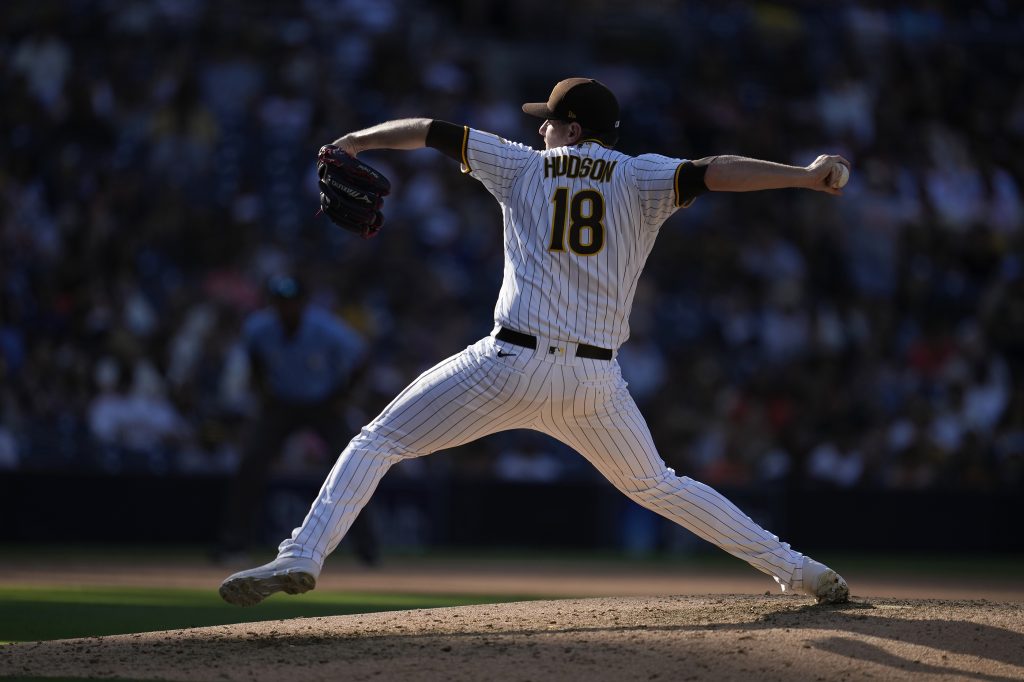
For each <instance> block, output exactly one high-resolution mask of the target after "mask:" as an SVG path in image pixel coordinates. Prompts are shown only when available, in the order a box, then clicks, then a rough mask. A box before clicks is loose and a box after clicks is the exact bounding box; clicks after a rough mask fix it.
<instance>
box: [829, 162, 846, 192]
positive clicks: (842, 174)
mask: <svg viewBox="0 0 1024 682" xmlns="http://www.w3.org/2000/svg"><path fill="white" fill-rule="evenodd" d="M849 180H850V169H849V168H847V167H846V164H843V163H837V164H836V165H835V166H834V167H833V168H832V173H831V183H830V184H831V185H832V189H839V188H840V187H843V186H845V185H846V183H847V182H848V181H849Z"/></svg>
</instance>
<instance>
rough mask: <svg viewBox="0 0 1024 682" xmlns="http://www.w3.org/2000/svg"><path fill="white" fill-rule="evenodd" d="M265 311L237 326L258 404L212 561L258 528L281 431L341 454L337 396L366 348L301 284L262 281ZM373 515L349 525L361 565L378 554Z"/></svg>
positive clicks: (253, 536) (236, 549)
mask: <svg viewBox="0 0 1024 682" xmlns="http://www.w3.org/2000/svg"><path fill="white" fill-rule="evenodd" d="M267 299H268V301H269V305H268V306H267V307H266V308H263V309H261V310H258V311H256V312H254V313H252V314H251V315H250V316H249V318H248V319H247V320H246V321H245V324H244V326H243V329H242V343H243V345H244V347H245V350H246V352H247V354H248V356H249V361H250V365H251V367H252V376H253V379H254V382H255V385H256V386H257V388H258V390H259V393H260V409H259V414H258V416H257V419H256V421H255V422H254V423H253V424H252V425H251V428H250V429H249V433H248V436H247V438H246V441H245V447H244V450H243V453H242V461H241V464H240V465H239V469H238V473H237V474H236V476H235V478H234V479H233V480H232V482H231V484H230V486H229V488H228V496H227V505H226V507H225V509H224V517H223V523H222V526H221V532H220V545H219V547H218V548H217V551H216V558H218V559H220V560H227V559H229V558H231V557H233V556H235V555H238V554H242V553H244V552H245V551H247V550H248V549H249V547H250V546H251V545H252V544H253V543H254V541H257V540H259V539H260V538H259V532H260V531H261V530H262V519H263V498H264V496H265V492H266V486H267V478H268V475H269V472H270V468H271V464H272V463H273V462H274V460H275V459H276V458H277V457H278V455H279V454H280V453H281V451H282V448H283V446H284V444H285V441H286V440H287V438H288V436H290V435H291V434H293V433H295V432H296V431H298V430H300V429H303V428H308V429H311V430H313V431H314V432H316V433H317V434H318V435H319V436H320V437H321V438H323V440H324V442H326V443H327V445H328V447H329V448H330V449H331V452H340V450H341V447H342V445H343V444H344V443H345V442H346V439H347V434H348V431H349V429H348V426H347V424H346V423H345V420H344V416H343V407H344V396H345V394H346V392H347V390H348V388H349V387H350V386H351V385H353V384H354V383H355V382H356V380H357V378H358V376H359V375H361V374H362V371H363V369H364V368H365V362H364V360H365V353H366V346H365V343H364V342H363V340H362V339H361V338H360V337H359V335H358V334H357V333H356V332H355V331H353V330H352V329H351V328H350V327H348V326H347V325H346V324H345V323H344V322H342V321H341V320H340V319H338V318H337V317H335V316H334V315H333V314H332V313H330V312H329V311H327V310H325V309H323V308H321V307H318V306H316V305H312V304H310V303H309V299H308V296H307V292H306V289H305V287H304V285H303V283H302V281H301V280H300V279H299V278H297V277H294V276H285V275H278V276H274V277H271V278H270V279H269V280H268V281H267ZM373 525H374V524H373V522H372V518H371V517H370V516H368V515H367V514H365V513H364V514H362V515H361V516H360V520H359V521H357V523H356V525H355V526H353V528H352V531H353V533H354V535H353V536H352V541H353V543H352V544H353V550H354V551H355V553H356V555H357V556H358V557H359V558H360V560H362V561H363V562H364V563H367V564H373V563H376V561H377V559H378V545H377V540H376V534H375V533H374V529H373Z"/></svg>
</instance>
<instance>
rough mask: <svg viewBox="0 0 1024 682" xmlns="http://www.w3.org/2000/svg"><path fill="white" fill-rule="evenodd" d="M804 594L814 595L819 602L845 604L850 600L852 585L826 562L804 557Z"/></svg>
mask: <svg viewBox="0 0 1024 682" xmlns="http://www.w3.org/2000/svg"><path fill="white" fill-rule="evenodd" d="M803 591H804V594H807V595H808V596H811V597H814V598H815V599H817V600H818V603H819V604H844V603H846V602H848V601H850V587H849V585H847V584H846V581H845V580H843V576H841V575H839V574H838V573H836V572H835V571H833V570H832V569H831V568H829V567H828V566H826V565H825V564H822V563H819V562H817V561H815V560H814V559H808V558H806V557H805V558H804V567H803Z"/></svg>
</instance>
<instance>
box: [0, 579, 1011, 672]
mask: <svg viewBox="0 0 1024 682" xmlns="http://www.w3.org/2000/svg"><path fill="white" fill-rule="evenodd" d="M256 608H259V607H256ZM15 675H18V676H29V677H35V676H38V677H54V676H70V677H103V678H135V679H160V680H217V681H221V680H281V679H301V680H339V679H345V680H399V679H400V680H473V681H476V680H493V679H502V680H535V681H539V680H586V681H587V682H594V681H595V680H617V681H618V680H653V679H660V680H701V679H715V680H724V679H735V680H750V679H759V680H793V679H812V680H813V679H864V678H868V677H871V678H874V679H886V680H893V679H909V678H911V677H912V676H913V677H914V678H915V679H918V678H920V677H921V676H922V675H925V676H936V677H938V676H954V677H963V678H970V679H979V680H1012V679H1022V678H1024V614H1022V610H1021V608H1020V605H1019V604H1009V603H1007V604H1003V603H993V602H987V601H940V600H896V599H871V600H864V599H854V601H853V602H852V603H850V604H846V605H842V606H817V605H811V604H809V603H808V601H807V600H806V599H802V598H799V597H792V596H767V595H766V596H763V597H751V596H720V595H716V596H714V597H692V596H689V597H629V598H601V599H578V600H558V601H538V602H518V603H512V604H495V605H485V606H465V607H458V608H443V609H424V610H418V611H394V612H390V613H374V614H364V615H355V616H337V617H329V618H300V619H295V620H287V621H270V622H263V623H246V624H242V625H232V626H218V627H210V628H198V629H193V630H175V631H167V632H154V633H145V634H132V635H119V636H113V637H97V638H90V639H76V640H63V641H54V642H37V643H23V644H12V645H9V646H5V647H0V676H15Z"/></svg>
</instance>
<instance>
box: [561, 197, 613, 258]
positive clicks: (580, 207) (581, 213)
mask: <svg viewBox="0 0 1024 682" xmlns="http://www.w3.org/2000/svg"><path fill="white" fill-rule="evenodd" d="M551 203H552V204H554V207H555V210H554V217H553V218H552V220H551V245H550V246H549V247H548V250H549V251H565V233H566V224H567V223H568V232H569V249H570V250H571V251H572V252H573V253H575V254H577V255H580V256H593V255H594V254H595V253H598V252H600V251H601V249H602V248H604V222H603V220H604V197H603V196H601V193H600V192H598V191H597V190H594V189H581V190H580V191H579V192H576V193H575V194H573V195H572V197H571V198H570V197H569V188H567V187H559V188H558V189H556V190H555V195H554V196H553V197H551Z"/></svg>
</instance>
